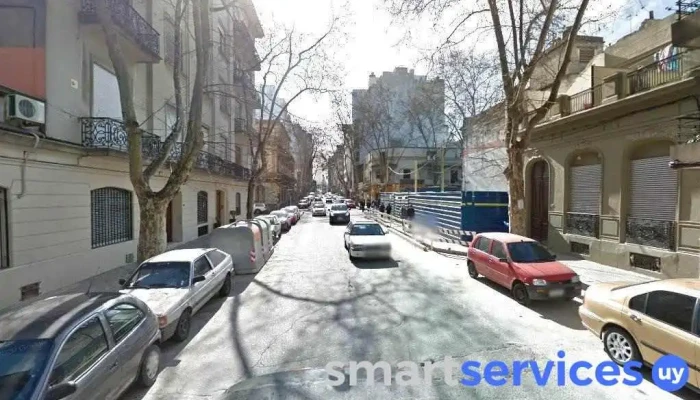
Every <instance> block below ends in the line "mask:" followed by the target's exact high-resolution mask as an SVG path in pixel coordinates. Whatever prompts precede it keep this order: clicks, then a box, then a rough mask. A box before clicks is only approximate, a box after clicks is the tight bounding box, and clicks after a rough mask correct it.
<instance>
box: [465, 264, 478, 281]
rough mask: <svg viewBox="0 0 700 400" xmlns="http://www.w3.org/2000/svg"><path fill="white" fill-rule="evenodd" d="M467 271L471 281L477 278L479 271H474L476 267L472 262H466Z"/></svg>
mask: <svg viewBox="0 0 700 400" xmlns="http://www.w3.org/2000/svg"><path fill="white" fill-rule="evenodd" d="M467 271H468V272H469V276H470V277H472V278H473V279H476V278H478V277H479V271H477V270H476V265H474V263H473V262H472V261H467Z"/></svg>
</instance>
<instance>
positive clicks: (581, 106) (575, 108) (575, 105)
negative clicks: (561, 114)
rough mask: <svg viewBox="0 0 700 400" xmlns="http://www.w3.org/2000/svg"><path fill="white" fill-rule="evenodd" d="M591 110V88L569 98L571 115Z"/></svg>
mask: <svg viewBox="0 0 700 400" xmlns="http://www.w3.org/2000/svg"><path fill="white" fill-rule="evenodd" d="M589 108H593V88H590V89H586V90H584V91H582V92H578V93H576V94H575V95H572V96H571V114H575V113H577V112H580V111H583V110H588V109H589Z"/></svg>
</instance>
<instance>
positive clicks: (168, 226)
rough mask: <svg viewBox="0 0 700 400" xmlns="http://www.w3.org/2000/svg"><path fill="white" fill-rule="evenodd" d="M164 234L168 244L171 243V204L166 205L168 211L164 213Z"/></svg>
mask: <svg viewBox="0 0 700 400" xmlns="http://www.w3.org/2000/svg"><path fill="white" fill-rule="evenodd" d="M165 234H166V236H167V238H168V243H172V242H173V202H172V201H171V202H170V203H168V209H167V210H166V211H165Z"/></svg>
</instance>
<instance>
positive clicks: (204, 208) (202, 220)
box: [197, 191, 209, 224]
mask: <svg viewBox="0 0 700 400" xmlns="http://www.w3.org/2000/svg"><path fill="white" fill-rule="evenodd" d="M208 215H209V194H208V193H207V192H205V191H201V192H199V193H197V224H206V223H207V220H208V218H207V216H208Z"/></svg>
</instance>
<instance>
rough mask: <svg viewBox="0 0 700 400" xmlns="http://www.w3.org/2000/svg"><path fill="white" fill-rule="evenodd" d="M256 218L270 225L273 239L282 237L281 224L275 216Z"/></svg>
mask: <svg viewBox="0 0 700 400" xmlns="http://www.w3.org/2000/svg"><path fill="white" fill-rule="evenodd" d="M256 218H259V219H264V220H266V221H268V222H269V223H270V225H271V228H272V235H273V236H274V237H275V239H279V238H280V237H281V236H282V223H281V222H280V220H279V218H277V216H276V215H261V216H259V217H256Z"/></svg>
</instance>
